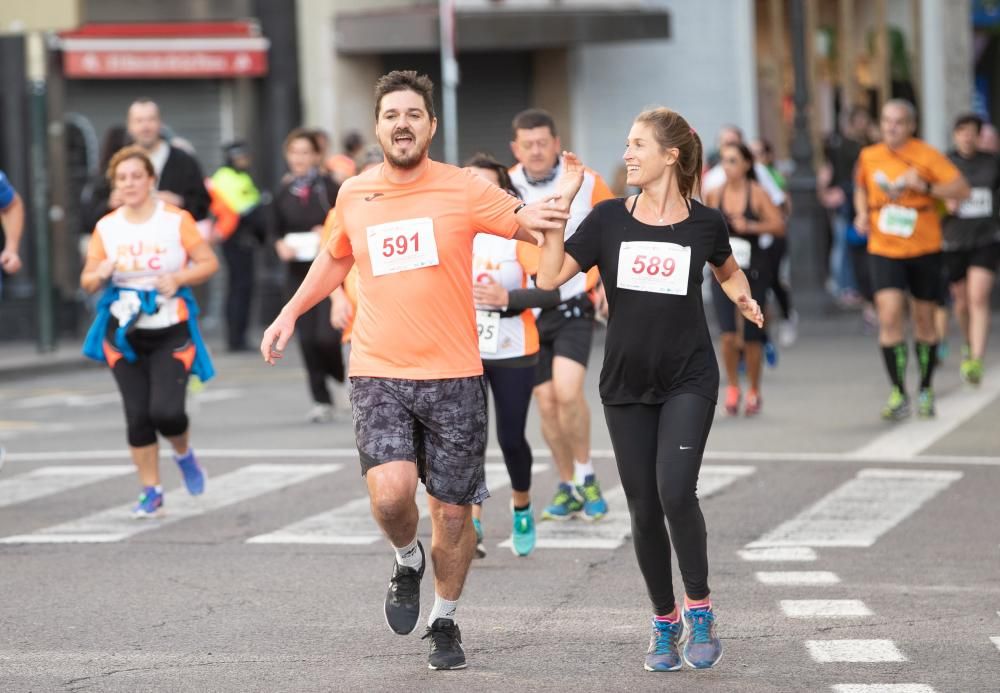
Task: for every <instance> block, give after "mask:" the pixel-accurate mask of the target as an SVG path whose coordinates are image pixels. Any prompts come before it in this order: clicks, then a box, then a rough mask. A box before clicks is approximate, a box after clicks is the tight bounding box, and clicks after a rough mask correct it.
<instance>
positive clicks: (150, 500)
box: [132, 486, 163, 520]
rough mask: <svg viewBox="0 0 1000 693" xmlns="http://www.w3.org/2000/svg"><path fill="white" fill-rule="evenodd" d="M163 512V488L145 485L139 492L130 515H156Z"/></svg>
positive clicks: (135, 516) (142, 516)
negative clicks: (137, 500)
mask: <svg viewBox="0 0 1000 693" xmlns="http://www.w3.org/2000/svg"><path fill="white" fill-rule="evenodd" d="M162 514H163V490H162V489H161V488H159V487H158V486H146V487H145V488H143V489H142V493H140V494H139V502H138V503H136V504H135V506H133V508H132V517H134V518H136V519H137V520H139V519H142V518H144V517H157V516H158V515H162Z"/></svg>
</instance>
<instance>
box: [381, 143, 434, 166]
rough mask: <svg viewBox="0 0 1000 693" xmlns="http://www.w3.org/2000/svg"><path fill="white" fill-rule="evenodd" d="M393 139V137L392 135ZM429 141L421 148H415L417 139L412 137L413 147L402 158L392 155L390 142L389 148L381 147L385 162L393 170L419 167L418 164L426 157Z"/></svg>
mask: <svg viewBox="0 0 1000 693" xmlns="http://www.w3.org/2000/svg"><path fill="white" fill-rule="evenodd" d="M394 137H395V135H394ZM430 144H431V143H430V140H428V141H427V143H426V144H425V145H424V146H423V147H422V148H418V147H417V138H416V136H414V137H413V147H412V148H411V149H410V151H409V152H407V153H406V154H404V155H402V156H396V155H395V154H393V153H392V145H393V142H392V140H390V141H389V146H388V147H386V146H385V145H384V144H383V145H382V152H383V153H384V154H385V160H386V161H387V162H389V164H391V165H392V166H393V167H394V168H401V169H412V168H416V167H417V166H419V165H420V162H422V161H423V160H424V158H425V157H426V156H427V150H428V149H430Z"/></svg>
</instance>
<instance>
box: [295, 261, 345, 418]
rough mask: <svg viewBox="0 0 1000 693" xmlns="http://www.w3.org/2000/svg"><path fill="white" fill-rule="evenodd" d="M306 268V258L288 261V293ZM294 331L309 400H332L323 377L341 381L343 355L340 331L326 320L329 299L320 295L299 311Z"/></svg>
mask: <svg viewBox="0 0 1000 693" xmlns="http://www.w3.org/2000/svg"><path fill="white" fill-rule="evenodd" d="M308 271H309V263H308V262H293V263H290V267H289V285H288V290H289V296H291V294H293V293H295V290H296V289H298V288H299V284H300V283H302V279H304V278H305V274H306V272H308ZM296 332H297V333H298V335H299V349H300V350H301V351H302V360H303V361H304V362H305V366H306V376H307V378H308V380H309V392H310V394H311V395H312V398H313V402H315V403H317V404H332V403H333V398H332V397H331V396H330V389H329V388H328V387H327V386H326V379H327V378H333V379H334V380H336V381H337V382H338V383H342V382H344V358H343V355H342V354H341V349H340V342H341V337H342V335H341V332H340V330H338V329H336V328H334V327H333V325H331V324H330V299H328V298H324V299H323V300H322V301H320V302H319V303H317V304H316V305H315V306H313V307H312V308H310V309H309V310H307V311H306V312H305V313H303V314H302V316H301V317H300V318H299V320H298V323H297V324H296Z"/></svg>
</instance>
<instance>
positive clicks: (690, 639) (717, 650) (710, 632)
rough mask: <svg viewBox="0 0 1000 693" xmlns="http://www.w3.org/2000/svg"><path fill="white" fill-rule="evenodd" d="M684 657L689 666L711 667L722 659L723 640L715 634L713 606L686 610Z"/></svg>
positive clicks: (682, 637) (695, 667) (683, 637)
mask: <svg viewBox="0 0 1000 693" xmlns="http://www.w3.org/2000/svg"><path fill="white" fill-rule="evenodd" d="M683 620H684V633H683V635H682V636H681V639H682V640H683V641H684V649H683V657H684V661H685V662H687V665H688V666H689V667H692V668H694V669H711V668H712V667H714V666H715V665H716V664H718V663H719V660H720V659H722V641H721V640H720V639H719V636H718V635H716V634H715V612H713V611H712V607H711V606H703V607H697V608H694V609H685V610H684V619H683Z"/></svg>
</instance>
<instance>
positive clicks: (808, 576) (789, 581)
mask: <svg viewBox="0 0 1000 693" xmlns="http://www.w3.org/2000/svg"><path fill="white" fill-rule="evenodd" d="M756 578H757V582H759V583H761V584H762V585H778V586H781V587H798V586H801V585H836V584H839V583H840V577H838V576H837V574H836V573H831V572H830V571H829V570H799V571H795V570H791V571H761V572H758V573H757V574H756Z"/></svg>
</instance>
